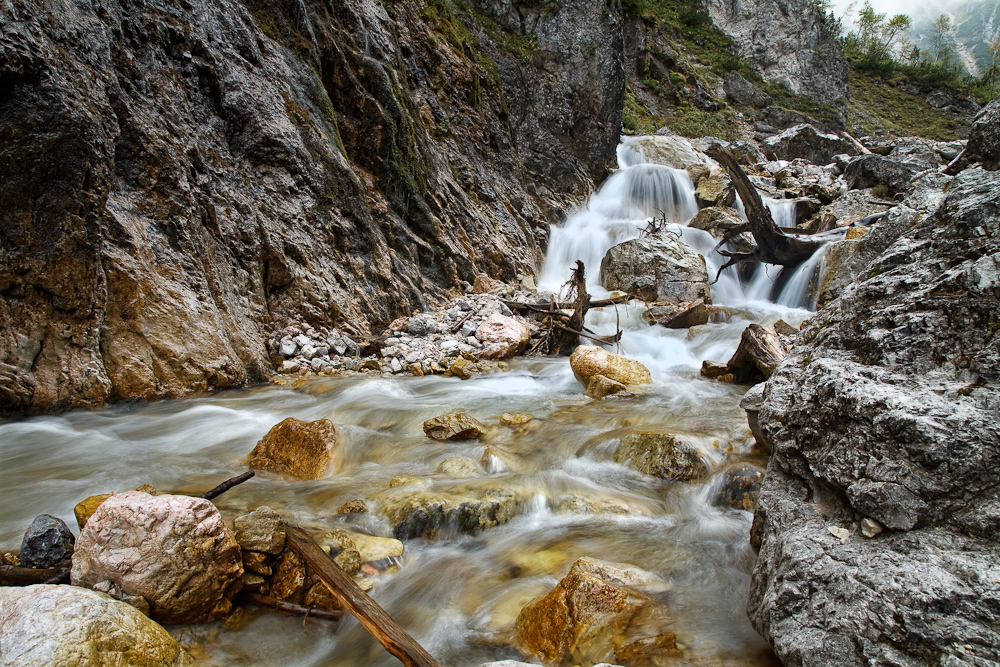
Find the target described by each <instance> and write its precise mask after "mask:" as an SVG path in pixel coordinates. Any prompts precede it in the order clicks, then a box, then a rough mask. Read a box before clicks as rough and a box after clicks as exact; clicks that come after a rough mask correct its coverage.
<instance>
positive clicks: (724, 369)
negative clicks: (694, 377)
mask: <svg viewBox="0 0 1000 667" xmlns="http://www.w3.org/2000/svg"><path fill="white" fill-rule="evenodd" d="M727 373H729V366H727V365H726V364H720V363H718V362H715V361H712V360H711V359H706V360H705V361H703V362H701V374H702V376H703V377H707V378H711V379H717V378H721V377H722V376H723V375H726V374H727Z"/></svg>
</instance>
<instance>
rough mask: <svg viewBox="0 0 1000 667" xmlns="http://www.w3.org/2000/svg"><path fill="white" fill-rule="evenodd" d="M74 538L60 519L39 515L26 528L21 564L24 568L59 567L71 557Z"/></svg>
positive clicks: (49, 515)
mask: <svg viewBox="0 0 1000 667" xmlns="http://www.w3.org/2000/svg"><path fill="white" fill-rule="evenodd" d="M74 542H76V538H75V537H74V536H73V533H72V532H70V529H69V526H67V525H66V524H65V523H64V522H63V520H62V519H58V518H56V517H54V516H52V515H51V514H40V515H39V516H36V517H35V520H34V521H32V522H31V525H30V526H28V530H27V531H25V533H24V538H23V539H22V540H21V564H22V565H23V566H24V567H32V568H49V567H59V566H61V565H63V564H65V563H66V562H67V561H69V559H70V558H72V557H73V544H74Z"/></svg>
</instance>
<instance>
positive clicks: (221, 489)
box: [199, 470, 254, 500]
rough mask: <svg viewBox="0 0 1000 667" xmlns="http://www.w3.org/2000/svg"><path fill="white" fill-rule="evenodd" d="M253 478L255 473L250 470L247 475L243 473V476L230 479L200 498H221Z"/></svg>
mask: <svg viewBox="0 0 1000 667" xmlns="http://www.w3.org/2000/svg"><path fill="white" fill-rule="evenodd" d="M253 476H254V471H253V470H248V471H246V472H245V473H243V474H241V475H237V476H236V477H232V478H230V479H227V480H226V481H225V482H223V483H222V484H219V485H218V486H217V487H215V488H214V489H212V490H211V491H209V492H208V493H203V494H201V495H200V496H199V498H204V499H205V500H212V499H213V498H217V497H219V496H221V495H222V494H223V493H225V492H226V491H228V490H229V489H231V488H233V487H234V486H236V485H237V484H242V483H243V482H245V481H247V480H248V479H250V478H251V477H253Z"/></svg>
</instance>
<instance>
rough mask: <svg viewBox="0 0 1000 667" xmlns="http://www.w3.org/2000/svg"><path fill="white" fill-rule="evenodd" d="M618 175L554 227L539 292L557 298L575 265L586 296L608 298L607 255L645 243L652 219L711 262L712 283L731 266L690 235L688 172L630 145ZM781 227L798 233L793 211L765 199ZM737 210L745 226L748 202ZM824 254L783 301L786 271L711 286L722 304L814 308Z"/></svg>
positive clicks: (700, 236) (764, 270) (726, 278)
mask: <svg viewBox="0 0 1000 667" xmlns="http://www.w3.org/2000/svg"><path fill="white" fill-rule="evenodd" d="M618 166H619V170H618V171H617V172H615V173H614V174H613V175H612V176H611V177H610V178H609V179H608V180H607V181H606V182H605V184H604V185H603V186H602V187H601V189H600V190H598V192H596V193H595V194H593V195H592V196H591V197H590V199H589V200H588V201H587V203H586V205H585V206H584V207H583V208H582V209H581V210H580V211H578V212H576V213H575V214H573V215H571V216H570V217H569V218H568V219H567V220H566V222H565V223H564V224H563V225H562V226H561V227H554V228H553V229H552V234H551V236H550V239H549V251H548V255H547V257H546V261H545V265H544V267H543V269H542V273H541V276H540V278H539V288H540V289H542V290H551V291H553V292H558V291H559V289H560V287H561V286H562V285H563V284H564V283H565V282H566V281H567V280H568V279H569V276H570V271H571V269H572V267H573V266H574V264H575V262H576V261H577V260H582V261H583V263H584V265H585V267H586V269H587V289H588V291H589V292H590V293H591V295H593V296H597V297H600V296H604V295H606V294H607V291H606V290H605V289H604V287H603V286H602V285H601V284H600V267H601V261H602V260H603V259H604V255H605V254H606V253H607V251H608V250H609V249H610V248H611V247H612V246H614V245H616V244H618V243H622V242H624V241H627V240H629V239H633V238H636V237H637V236H639V234H640V233H641V231H642V230H643V229H644V228H645V227H646V226H647V225H648V224H649V222H650V221H651V220H652V219H660V218H665V219H666V220H667V222H668V223H670V224H669V225H668V227H667V228H668V229H669V230H670V231H672V232H674V233H676V234H677V235H678V236H679V237H680V238H681V240H682V241H683V242H684V243H687V244H688V245H689V246H690V247H691V248H693V249H694V250H695V251H696V252H698V253H699V254H701V255H702V256H703V257H705V264H706V268H707V270H708V273H709V277H710V278H711V279H714V278H715V276H716V275H717V274H718V272H719V267H720V266H722V265H723V264H724V263H725V261H726V258H725V257H724V256H722V255H720V254H719V253H717V252H714V248H715V246H716V243H717V242H716V240H715V238H714V237H712V236H711V235H710V234H708V233H707V232H704V231H701V230H697V229H691V228H688V227H687V224H688V222H690V221H691V218H693V217H694V216H695V214H697V212H698V205H697V202H696V201H695V198H694V187H693V185H692V183H691V179H690V177H689V176H688V174H687V172H686V171H684V170H680V169H671V168H669V167H664V166H661V165H655V164H649V163H647V162H646V161H645V158H644V156H643V154H642V152H641V151H640V150H638V149H636V148H635V147H634V146H633V145H632V144H630V143H627V142H626V143H622V144H621V145H619V147H618ZM763 201H764V203H765V205H766V206H767V207H768V209H769V210H770V212H771V217H772V218H773V219H774V222H775V224H776V225H778V227H782V228H785V229H794V228H795V204H794V202H791V201H787V200H783V199H771V198H768V197H764V198H763ZM735 207H736V210H737V211H738V212H739V213H740V215H741V217H743V218H744V219H746V213H745V211H744V208H743V202H742V201H741V200H740V199H739V197H737V198H736V204H735ZM821 257H822V254H821V253H817V254H816V255H815V256H814V257H813V258H812V259H811V260H810V261H808V262H806V263H804V264H803V265H802V266H800V267H798V268H797V269H796V270H795V273H794V274H793V275H792V276H791V277H789V278H788V280H786V281H784V285H783V287H782V290H781V293H780V294H778V295H773V294H772V292H773V290H774V283H775V280H776V279H777V277H778V276H779V274H780V272H781V269H780V268H779V267H774V266H763V265H762V266H757V268H756V270H755V271H754V274H753V278H752V280H751V281H750V282H749V283H747V284H742V283H741V281H740V279H739V276H738V274H737V272H736V270H735V268H734V267H730V268H728V269H726V270H724V271H723V272H722V273H721V275H719V279H718V281H716V282H715V284H713V285H712V300H713V302H714V303H716V304H724V305H729V306H744V305H747V304H757V305H759V306H760V305H764V306H766V304H768V303H772V304H776V305H779V306H784V307H786V308H808V307H810V305H811V304H810V303H809V302H808V301H809V299H808V285H809V283H810V281H811V280H812V279H813V275H814V273H815V272H816V270H817V268H818V267H819V266H820V259H821Z"/></svg>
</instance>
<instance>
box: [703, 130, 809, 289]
mask: <svg viewBox="0 0 1000 667" xmlns="http://www.w3.org/2000/svg"><path fill="white" fill-rule="evenodd" d="M705 152H706V153H707V154H708V156H709V157H711V158H712V159H714V160H715V161H716V162H718V163H719V164H720V165H722V167H723V168H724V169H725V170H726V172H727V173H728V174H729V178H730V179H732V181H733V185H734V186H735V187H736V192H737V193H739V195H740V199H741V200H743V208H744V209H745V210H746V213H747V222H746V224H745V225H737V226H736V227H733V228H732V229H730V230H729V231H728V232H726V235H725V236H724V237H723V240H722V243H720V244H719V246H717V248H718V247H721V245H722V244H724V243H725V242H726V241H728V240H729V239H730V238H732V237H735V236H737V235H739V234H742V233H743V232H750V233H751V234H753V237H754V240H755V241H756V242H757V249H756V250H755V251H754V252H730V251H728V250H719V253H720V254H722V255H724V256H726V257H728V258H729V261H727V262H726V263H725V264H724V265H723V266H722V268H720V269H719V273H720V274H721V273H722V269H725V268H726V267H729V266H733V265H734V264H738V263H739V262H744V261H747V260H751V259H754V260H757V261H759V262H763V263H766V264H778V265H781V266H783V267H785V271H784V272H783V273H786V274H787V273H789V272H790V271H791V270H792V269H794V268H795V267H797V266H798V265H800V264H802V262H804V261H806V260H807V259H809V258H810V257H812V255H813V253H814V252H816V251H817V250H818V249H819V248H821V247H822V246H823V245H824V242H823V241H816V240H813V239H809V238H802V237H799V236H790V235H788V234H785V233H784V232H783V231H781V228H780V227H778V226H777V225H776V224H774V219H773V218H771V211H770V210H769V209H768V208H767V206H765V205H764V202H763V201H762V200H761V198H760V195H759V194H758V193H757V188H755V187H754V186H753V183H751V182H750V179H749V178H747V175H746V174H745V173H744V172H743V169H742V168H741V167H740V165H739V163H737V162H736V158H734V157H733V154H732V153H730V152H729V150H728V149H726V148H723V147H722V146H720V145H718V144H713V145H711V146H709V148H708V150H707V151H705ZM716 280H718V275H716Z"/></svg>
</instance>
